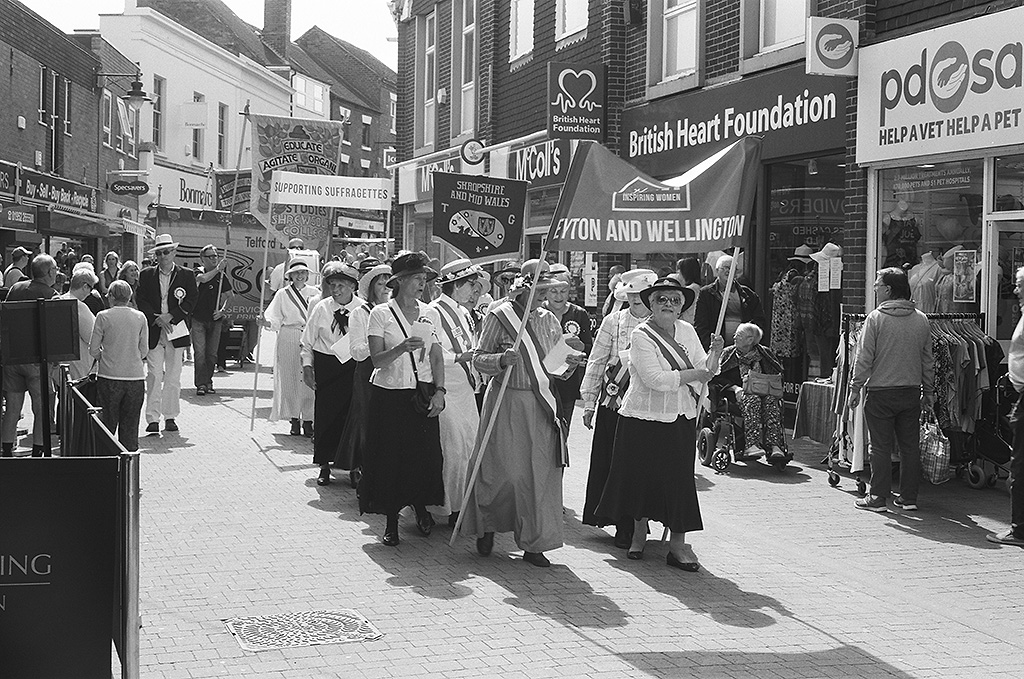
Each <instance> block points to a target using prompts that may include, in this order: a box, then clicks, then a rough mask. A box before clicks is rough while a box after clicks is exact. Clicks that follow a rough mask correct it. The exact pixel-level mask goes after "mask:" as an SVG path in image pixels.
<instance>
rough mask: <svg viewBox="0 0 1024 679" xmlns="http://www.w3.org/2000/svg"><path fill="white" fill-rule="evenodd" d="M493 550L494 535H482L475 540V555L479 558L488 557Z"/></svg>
mask: <svg viewBox="0 0 1024 679" xmlns="http://www.w3.org/2000/svg"><path fill="white" fill-rule="evenodd" d="M492 549H494V533H484V536H483V537H482V538H477V539H476V553H477V554H479V555H480V556H490V555H491V550H492Z"/></svg>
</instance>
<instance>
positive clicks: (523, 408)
mask: <svg viewBox="0 0 1024 679" xmlns="http://www.w3.org/2000/svg"><path fill="white" fill-rule="evenodd" d="M548 269H549V267H548V264H547V262H542V261H540V260H536V259H534V260H530V261H528V262H526V263H524V264H523V269H522V274H521V275H520V276H519V277H518V278H517V279H516V281H515V282H514V283H513V285H512V287H511V288H510V289H509V291H508V297H507V299H505V300H503V301H502V302H501V303H500V304H498V305H497V306H496V307H495V308H494V309H492V310H491V311H490V312H488V314H487V316H486V318H484V326H483V331H482V332H481V334H480V344H479V345H478V346H477V349H476V352H475V354H474V358H473V362H474V364H475V365H476V367H477V369H478V370H480V371H481V372H483V373H486V374H490V375H494V376H495V379H492V380H491V383H490V385H489V386H488V388H487V395H486V396H485V397H484V407H483V411H482V412H481V414H480V422H481V428H480V429H481V436H482V435H483V432H484V431H486V427H487V424H486V423H489V422H490V420H491V419H492V417H493V419H494V426H493V433H492V434H491V436H490V437H489V438H488V439H487V441H486V442H484V444H483V445H482V449H480V450H478V452H477V455H479V456H480V469H479V475H478V477H477V479H476V482H475V484H473V485H471V486H470V488H469V491H468V492H469V498H468V500H467V502H466V516H465V518H464V519H463V523H464V526H465V532H466V533H467V534H474V535H476V536H477V541H476V548H477V552H479V553H480V554H481V555H482V556H487V555H488V554H490V553H491V550H492V549H493V547H494V534H495V533H496V532H500V533H504V532H509V531H511V532H513V533H514V535H515V540H516V544H517V545H518V546H519V548H520V549H522V550H523V560H524V561H526V562H527V563H530V564H532V565H534V566H538V567H541V568H546V567H548V566H550V565H551V562H550V561H548V559H547V557H546V556H544V552H546V551H548V550H550V549H556V548H558V547H561V546H562V468H563V467H565V465H566V463H567V458H566V451H565V426H564V422H562V419H561V413H560V412H559V411H560V407H559V400H558V393H557V392H556V391H555V388H554V385H553V384H552V381H553V380H554V379H561V378H564V377H565V376H566V375H567V374H571V373H572V371H573V370H574V369H575V367H576V365H577V364H578V363H579V362H580V361H581V360H582V358H581V356H580V355H579V354H573V355H570V356H569V357H568V358H567V360H566V362H567V363H568V368H567V369H565V371H563V373H562V374H561V375H551V374H549V373H548V371H547V368H546V367H545V366H544V364H543V359H544V357H545V356H546V355H547V354H548V352H549V351H551V349H552V348H553V347H555V345H557V344H558V343H559V342H560V341H561V340H562V329H561V328H560V327H559V326H558V320H557V319H556V318H555V317H554V315H553V314H552V313H551V312H550V311H548V310H547V309H544V308H543V307H542V305H543V303H544V298H545V296H546V294H547V287H548V285H550V280H549V279H548V276H547V271H548ZM535 276H536V277H537V284H536V285H537V290H536V293H535V295H534V297H533V300H532V304H531V305H530V308H529V309H527V308H526V300H527V298H528V295H529V291H530V287H531V285H533V282H534V278H535ZM524 317H525V319H526V329H527V332H525V333H523V336H522V342H521V343H520V345H519V346H518V347H517V348H516V349H515V350H513V348H512V347H513V344H514V341H515V338H516V336H517V335H518V333H519V328H521V327H522V325H523V319H524ZM506 369H508V370H511V372H510V374H509V375H508V376H507V377H505V378H502V377H499V376H498V375H499V373H501V372H502V371H503V370H506ZM502 379H507V380H508V387H507V389H506V391H505V393H504V395H503V397H502V401H501V402H500V403H499V402H498V392H499V391H500V390H501V383H502ZM474 465H475V463H474V462H471V463H470V469H472V468H473V467H474Z"/></svg>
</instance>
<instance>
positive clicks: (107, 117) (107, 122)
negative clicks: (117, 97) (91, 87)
mask: <svg viewBox="0 0 1024 679" xmlns="http://www.w3.org/2000/svg"><path fill="white" fill-rule="evenodd" d="M100 112H101V114H102V118H103V145H104V146H106V147H107V148H112V147H113V141H114V137H113V132H112V130H111V124H112V123H113V120H114V97H113V96H112V95H111V94H110V92H108V91H106V90H103V103H102V104H101V105H100Z"/></svg>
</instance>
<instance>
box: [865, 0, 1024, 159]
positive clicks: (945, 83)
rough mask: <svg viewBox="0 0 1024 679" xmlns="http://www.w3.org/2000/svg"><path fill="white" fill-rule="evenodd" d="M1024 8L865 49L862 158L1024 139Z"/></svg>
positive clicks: (991, 144)
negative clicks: (1023, 27) (1023, 29)
mask: <svg viewBox="0 0 1024 679" xmlns="http://www.w3.org/2000/svg"><path fill="white" fill-rule="evenodd" d="M1022 22H1024V8H1017V9H1011V10H1006V11H1003V12H997V13H995V14H991V15H988V16H984V17H979V18H977V19H971V20H969V21H964V22H961V23H958V24H953V25H952V26H947V27H943V28H938V29H935V30H932V31H925V32H923V33H919V34H917V35H912V36H907V37H906V38H900V39H898V40H891V41H889V42H885V43H881V44H878V45H872V46H870V47H865V48H863V49H862V50H861V54H860V78H859V81H858V85H857V99H858V102H859V105H860V111H859V112H858V116H857V162H858V163H871V162H874V161H880V160H889V159H896V158H905V157H908V156H923V155H929V154H933V153H947V152H951V151H964V150H971V149H979V148H990V147H996V146H1006V145H1010V144H1020V143H1024V116H1022V115H1021V112H1022V107H1024V45H1022V43H1021V32H1020V26H1021V24H1022Z"/></svg>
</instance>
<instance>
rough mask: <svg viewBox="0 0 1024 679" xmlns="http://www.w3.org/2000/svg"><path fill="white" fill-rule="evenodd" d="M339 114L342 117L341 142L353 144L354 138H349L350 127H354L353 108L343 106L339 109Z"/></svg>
mask: <svg viewBox="0 0 1024 679" xmlns="http://www.w3.org/2000/svg"><path fill="white" fill-rule="evenodd" d="M338 115H339V117H340V118H341V143H342V144H351V143H352V140H351V139H349V128H350V127H352V110H351V109H347V108H345V107H344V106H342V107H340V108H339V109H338Z"/></svg>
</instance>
